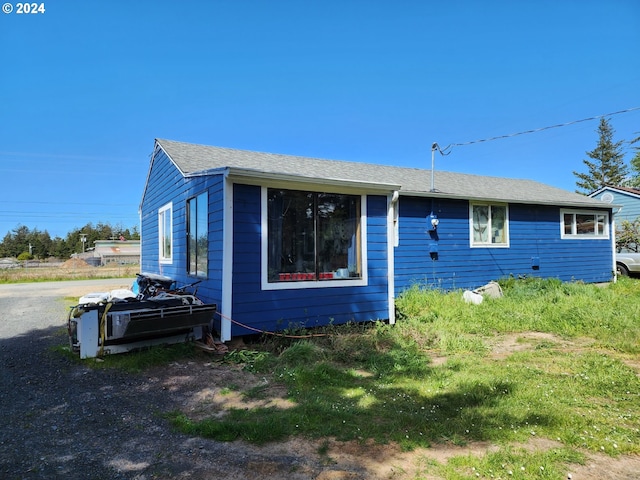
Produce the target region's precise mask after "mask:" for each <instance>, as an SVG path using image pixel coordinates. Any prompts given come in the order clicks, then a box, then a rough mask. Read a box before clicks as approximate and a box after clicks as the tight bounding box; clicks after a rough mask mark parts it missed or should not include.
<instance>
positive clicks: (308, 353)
mask: <svg viewBox="0 0 640 480" xmlns="http://www.w3.org/2000/svg"><path fill="white" fill-rule="evenodd" d="M359 341H360V342H362V339H360V340H359ZM373 343H375V342H373ZM302 345H303V346H302V348H300V349H299V350H302V351H298V352H297V354H296V355H287V351H285V352H283V354H282V355H281V356H280V357H278V358H277V359H274V358H273V357H272V359H271V362H270V363H269V365H262V366H260V365H258V366H257V367H256V366H255V365H253V364H252V367H253V368H257V369H258V370H260V371H261V372H262V373H264V372H265V371H270V372H271V373H273V376H274V378H275V381H278V382H282V383H284V384H285V385H286V387H287V389H288V399H289V400H290V401H291V402H292V404H293V406H289V407H288V408H286V409H281V408H276V407H269V408H264V407H260V408H232V409H229V410H226V411H225V412H226V413H225V415H223V416H216V417H215V418H213V417H212V418H206V419H204V420H199V421H194V420H191V419H190V418H189V417H188V416H187V415H185V414H184V413H181V412H174V413H172V414H170V415H169V417H170V418H171V420H172V421H173V423H174V425H176V426H177V427H178V428H179V429H180V430H182V431H183V432H185V433H189V434H192V435H200V436H203V437H207V438H213V439H216V440H220V441H234V440H238V439H242V440H245V441H247V442H251V443H256V444H264V443H268V442H274V441H281V440H284V439H286V438H288V437H291V436H295V435H302V436H306V437H310V438H323V437H332V438H336V439H337V440H341V441H350V440H356V441H368V440H373V441H375V442H378V443H388V442H397V443H399V444H400V445H401V446H402V447H403V448H405V449H413V448H417V447H428V446H429V445H430V444H432V443H440V442H451V443H454V444H458V445H463V444H465V443H467V442H470V441H493V442H496V441H500V440H508V439H511V438H512V437H513V433H512V432H513V429H514V428H519V427H521V426H522V427H524V426H526V425H538V426H544V425H547V424H548V425H550V424H554V423H557V422H558V421H560V419H558V418H555V417H554V415H553V413H551V412H542V411H528V412H525V413H523V414H522V415H521V414H520V412H517V413H509V410H508V408H506V407H505V405H506V404H508V403H509V397H510V396H511V395H512V394H513V392H514V388H516V387H515V386H514V384H513V383H510V382H505V381H501V380H495V379H487V378H484V379H478V380H468V377H467V379H466V380H465V379H464V378H461V377H460V376H459V375H458V371H459V370H460V365H459V364H452V365H446V364H445V365H443V366H438V367H435V366H432V365H431V364H430V361H429V358H428V357H426V356H425V355H424V354H423V353H421V352H420V351H418V350H417V349H415V348H411V346H410V345H407V344H404V343H402V342H395V343H394V342H389V339H386V342H385V347H384V348H383V349H380V348H378V349H369V350H366V349H357V348H356V349H354V352H360V353H358V354H357V355H356V357H357V358H352V359H351V360H352V361H351V362H347V363H343V362H340V363H337V362H335V361H333V360H334V359H333V358H327V357H326V356H325V357H324V358H322V357H323V355H322V351H321V350H319V349H318V348H317V347H316V346H313V345H311V346H310V344H306V346H305V344H302ZM290 348H296V347H295V345H294V346H292V347H290ZM364 351H367V352H368V353H367V354H366V355H365V354H363V352H364ZM333 353H335V351H333ZM293 359H295V361H293ZM341 359H342V360H345V358H344V356H343V355H342V356H341Z"/></svg>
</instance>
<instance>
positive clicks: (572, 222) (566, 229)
mask: <svg viewBox="0 0 640 480" xmlns="http://www.w3.org/2000/svg"><path fill="white" fill-rule="evenodd" d="M560 224H561V225H560V233H561V237H562V238H565V239H569V238H578V239H600V238H603V239H606V238H609V214H608V213H607V212H598V211H589V210H561V211H560Z"/></svg>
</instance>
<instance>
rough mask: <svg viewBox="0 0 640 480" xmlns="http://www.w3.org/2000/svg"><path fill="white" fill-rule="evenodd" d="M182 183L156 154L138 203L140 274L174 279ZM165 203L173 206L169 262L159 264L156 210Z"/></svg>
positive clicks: (161, 154)
mask: <svg viewBox="0 0 640 480" xmlns="http://www.w3.org/2000/svg"><path fill="white" fill-rule="evenodd" d="M184 184H185V179H184V177H183V176H182V174H181V173H180V172H179V171H178V169H177V168H176V167H175V165H174V164H173V162H171V160H169V158H168V157H167V156H166V155H165V153H164V152H162V151H159V153H158V154H156V156H155V157H154V159H153V162H152V165H151V171H150V172H149V178H148V181H147V186H146V191H145V195H144V199H143V202H142V218H141V232H142V247H141V257H142V260H141V265H140V269H141V270H142V271H143V272H148V273H158V274H162V275H166V276H168V277H171V278H174V277H175V275H176V274H177V273H178V271H177V268H176V266H177V265H178V262H179V258H180V254H181V253H182V254H183V255H184V247H185V245H184V234H182V235H181V234H180V232H184V201H180V200H181V199H182V192H183V191H184ZM169 202H173V211H172V217H173V239H172V242H173V243H172V249H173V262H172V263H171V264H160V263H159V239H158V210H159V209H160V208H161V207H163V206H164V205H166V204H167V203H169Z"/></svg>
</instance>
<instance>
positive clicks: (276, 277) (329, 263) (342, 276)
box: [267, 188, 363, 283]
mask: <svg viewBox="0 0 640 480" xmlns="http://www.w3.org/2000/svg"><path fill="white" fill-rule="evenodd" d="M361 208H362V206H361V197H360V196H359V195H343V194H336V193H319V192H305V191H298V190H283V189H277V188H269V189H267V270H268V273H267V281H268V282H269V283H281V282H282V283H284V282H287V283H290V282H332V281H336V280H347V281H348V280H360V279H362V278H363V267H362V257H363V254H362V250H363V249H362V245H361V243H362V240H361V239H362V234H361Z"/></svg>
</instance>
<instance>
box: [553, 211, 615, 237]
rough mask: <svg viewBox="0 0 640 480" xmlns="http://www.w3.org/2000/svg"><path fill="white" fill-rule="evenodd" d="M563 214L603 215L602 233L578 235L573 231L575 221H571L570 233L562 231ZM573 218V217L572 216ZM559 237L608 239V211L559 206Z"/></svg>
mask: <svg viewBox="0 0 640 480" xmlns="http://www.w3.org/2000/svg"><path fill="white" fill-rule="evenodd" d="M565 214H570V215H574V216H575V215H594V216H595V215H603V216H604V225H605V227H604V233H603V234H602V235H597V234H589V235H579V234H577V233H573V232H574V230H575V223H572V224H571V225H572V228H571V230H572V233H569V234H567V233H564V227H565V225H564V216H565ZM574 218H575V217H574ZM560 238H561V239H563V240H608V239H609V238H610V222H609V212H605V211H602V210H576V209H571V208H561V209H560Z"/></svg>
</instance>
